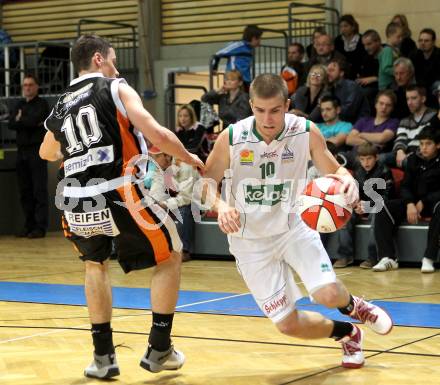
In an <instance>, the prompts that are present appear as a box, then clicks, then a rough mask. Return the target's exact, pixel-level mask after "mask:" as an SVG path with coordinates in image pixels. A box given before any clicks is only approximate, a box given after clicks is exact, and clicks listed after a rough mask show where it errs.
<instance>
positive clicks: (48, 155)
mask: <svg viewBox="0 0 440 385" xmlns="http://www.w3.org/2000/svg"><path fill="white" fill-rule="evenodd" d="M39 154H40V158H41V159H44V160H49V161H51V162H55V161H56V160H59V159H61V158H62V157H63V154H62V153H61V144H60V142H58V141H57V140H56V139H55V136H54V135H53V133H52V132H50V131H47V132H46V135H45V136H44V140H43V143H41V146H40V152H39Z"/></svg>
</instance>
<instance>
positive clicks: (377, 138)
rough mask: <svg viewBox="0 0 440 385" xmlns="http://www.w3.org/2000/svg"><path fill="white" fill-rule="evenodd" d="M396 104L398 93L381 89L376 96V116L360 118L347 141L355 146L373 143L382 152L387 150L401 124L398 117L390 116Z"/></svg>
mask: <svg viewBox="0 0 440 385" xmlns="http://www.w3.org/2000/svg"><path fill="white" fill-rule="evenodd" d="M395 104H396V95H394V93H393V91H391V90H383V91H380V92H379V93H378V94H377V96H376V103H375V109H376V116H374V117H373V116H368V117H363V118H360V119H359V120H358V121H357V122H356V123H355V124H354V126H353V129H352V130H351V132H350V133H349V134H348V137H347V140H346V141H345V143H346V144H347V145H349V146H353V147H355V146H360V145H361V144H365V143H371V144H373V145H375V146H376V147H377V148H378V150H379V151H380V152H381V151H386V150H387V145H388V144H390V143H391V142H392V140H393V139H394V137H395V135H396V131H397V127H398V125H399V120H398V119H395V118H391V117H390V116H391V112H392V111H393V108H394V105H395ZM389 150H391V149H389Z"/></svg>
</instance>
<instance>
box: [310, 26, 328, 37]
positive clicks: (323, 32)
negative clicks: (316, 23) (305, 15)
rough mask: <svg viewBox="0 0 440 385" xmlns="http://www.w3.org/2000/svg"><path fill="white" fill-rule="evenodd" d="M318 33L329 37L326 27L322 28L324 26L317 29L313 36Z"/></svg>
mask: <svg viewBox="0 0 440 385" xmlns="http://www.w3.org/2000/svg"><path fill="white" fill-rule="evenodd" d="M316 32H319V33H320V34H321V35H327V31H326V30H325V27H322V26H320V27H315V28H314V30H313V32H312V35H314V34H315V33H316Z"/></svg>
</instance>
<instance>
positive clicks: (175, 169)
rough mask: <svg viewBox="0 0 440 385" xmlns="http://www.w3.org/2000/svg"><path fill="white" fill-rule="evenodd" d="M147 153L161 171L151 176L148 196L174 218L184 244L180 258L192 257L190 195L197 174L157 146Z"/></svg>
mask: <svg viewBox="0 0 440 385" xmlns="http://www.w3.org/2000/svg"><path fill="white" fill-rule="evenodd" d="M150 154H152V155H153V157H154V159H155V160H156V162H157V164H158V166H159V167H160V171H157V172H155V173H154V175H153V178H152V182H151V188H150V194H149V195H150V196H151V197H152V198H154V199H155V200H156V201H158V202H159V205H160V206H161V207H162V208H164V209H166V210H167V211H169V213H170V214H171V215H173V216H174V217H175V221H176V224H177V231H178V233H179V236H180V239H181V240H182V244H183V247H182V261H183V262H187V261H189V260H190V259H191V254H190V253H191V250H192V245H193V234H194V218H193V216H192V213H191V198H192V192H193V187H194V183H195V182H196V181H197V179H198V178H199V173H198V172H197V170H196V169H195V168H193V167H192V166H190V165H188V164H186V163H183V162H181V161H180V160H175V159H174V160H173V158H172V157H171V156H169V155H166V154H163V153H162V152H161V151H160V150H159V149H158V148H156V147H152V148H151V149H150ZM176 210H178V213H177V212H176ZM179 216H181V218H179Z"/></svg>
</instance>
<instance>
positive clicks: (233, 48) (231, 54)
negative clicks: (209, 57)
mask: <svg viewBox="0 0 440 385" xmlns="http://www.w3.org/2000/svg"><path fill="white" fill-rule="evenodd" d="M262 35H263V31H262V30H261V29H260V28H258V26H256V25H248V26H247V27H246V28H245V29H244V31H243V39H242V40H241V41H236V42H232V43H229V44H228V45H227V46H226V47H225V48H223V49H221V50H220V51H218V52H217V53H216V54H215V56H214V58H213V62H212V63H211V67H212V69H213V70H214V71H217V68H218V63H219V61H220V59H221V58H227V59H228V62H227V64H226V72H228V71H232V70H237V71H239V72H240V73H241V75H242V77H243V82H244V84H245V89H246V91H247V90H248V89H249V85H250V84H251V81H252V76H251V64H252V60H253V54H254V48H256V47H259V46H260V44H261V36H262Z"/></svg>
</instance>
